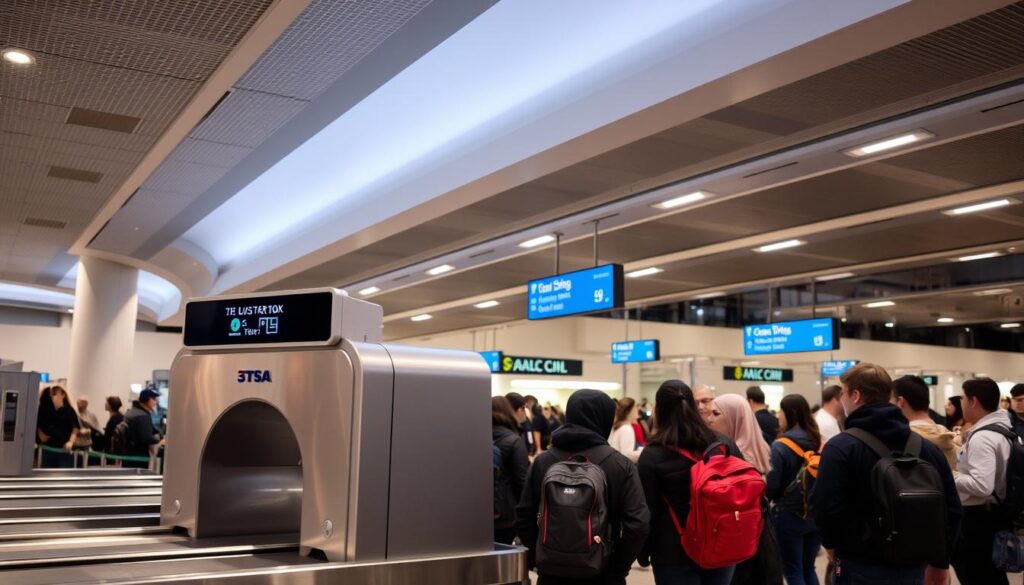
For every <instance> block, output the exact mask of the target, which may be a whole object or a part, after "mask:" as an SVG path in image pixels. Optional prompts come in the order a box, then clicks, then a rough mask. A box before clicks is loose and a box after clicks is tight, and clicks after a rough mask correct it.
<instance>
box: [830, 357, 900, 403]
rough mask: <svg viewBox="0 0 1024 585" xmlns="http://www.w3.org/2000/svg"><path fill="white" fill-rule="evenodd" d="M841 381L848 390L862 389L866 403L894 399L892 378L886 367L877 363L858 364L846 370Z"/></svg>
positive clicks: (862, 395) (861, 392)
mask: <svg viewBox="0 0 1024 585" xmlns="http://www.w3.org/2000/svg"><path fill="white" fill-rule="evenodd" d="M839 381H840V382H842V383H843V386H845V387H846V390H847V392H853V391H854V390H858V391H860V395H861V398H862V399H863V400H864V403H865V404H877V403H879V402H889V401H890V400H891V399H892V378H891V377H889V372H886V371H885V368H883V367H882V366H879V365H876V364H868V363H863V364H857V365H855V366H853V367H852V368H850V369H849V370H846V372H845V373H844V374H843V376H842V377H841V378H839Z"/></svg>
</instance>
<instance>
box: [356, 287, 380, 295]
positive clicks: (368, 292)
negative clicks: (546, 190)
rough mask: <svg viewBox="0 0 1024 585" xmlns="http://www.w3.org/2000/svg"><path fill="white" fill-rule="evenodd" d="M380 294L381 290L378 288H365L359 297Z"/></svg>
mask: <svg viewBox="0 0 1024 585" xmlns="http://www.w3.org/2000/svg"><path fill="white" fill-rule="evenodd" d="M379 292H380V288H378V287H376V286H368V287H366V288H364V289H363V290H361V291H359V296H361V297H365V296H366V295H372V294H374V293H379Z"/></svg>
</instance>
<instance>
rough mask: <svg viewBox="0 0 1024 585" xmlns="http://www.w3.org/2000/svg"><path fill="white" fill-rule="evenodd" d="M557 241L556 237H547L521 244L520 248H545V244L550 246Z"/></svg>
mask: <svg viewBox="0 0 1024 585" xmlns="http://www.w3.org/2000/svg"><path fill="white" fill-rule="evenodd" d="M554 241H555V236H551V235H546V236H540V237H537V238H533V239H532V240H526V241H525V242H523V243H521V244H519V247H520V248H536V247H537V246H543V245H544V244H550V243H551V242H554Z"/></svg>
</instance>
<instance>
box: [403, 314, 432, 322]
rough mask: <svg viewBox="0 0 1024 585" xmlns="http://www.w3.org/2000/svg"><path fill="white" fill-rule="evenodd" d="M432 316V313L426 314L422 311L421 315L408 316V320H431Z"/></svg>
mask: <svg viewBox="0 0 1024 585" xmlns="http://www.w3.org/2000/svg"><path fill="white" fill-rule="evenodd" d="M433 318H434V316H433V315H428V314H427V313H423V314H422V315H416V316H415V317H410V318H409V320H410V321H416V322H417V323H418V322H420V321H429V320H431V319H433Z"/></svg>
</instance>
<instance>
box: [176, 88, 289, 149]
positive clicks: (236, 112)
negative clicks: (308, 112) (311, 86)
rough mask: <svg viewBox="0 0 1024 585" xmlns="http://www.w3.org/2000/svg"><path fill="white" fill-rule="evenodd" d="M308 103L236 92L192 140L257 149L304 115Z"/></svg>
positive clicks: (208, 119)
mask: <svg viewBox="0 0 1024 585" xmlns="http://www.w3.org/2000/svg"><path fill="white" fill-rule="evenodd" d="M305 103H306V102H303V101H300V100H296V99H293V98H288V97H281V96H278V95H272V94H266V93H258V92H253V91H246V90H244V89H236V90H234V91H232V92H231V94H230V95H228V97H227V98H225V99H224V101H223V102H221V104H220V105H219V106H217V109H216V110H214V113H213V114H212V115H211V116H210V117H208V118H207V119H206V120H205V121H203V122H202V123H200V124H199V125H198V126H196V128H195V129H194V130H193V131H192V132H191V133H190V134H189V136H191V137H192V138H197V139H199V140H208V141H211V142H222V143H225V144H231V145H234V146H244V147H249V148H254V147H256V146H259V145H260V144H261V143H262V142H263V141H264V140H266V139H267V138H270V135H271V134H273V133H274V132H276V131H277V130H278V129H279V128H280V127H281V126H283V125H284V124H285V123H286V122H287V121H288V120H290V119H291V118H292V117H293V116H295V115H296V114H298V113H299V112H300V111H302V109H303V108H304V107H305Z"/></svg>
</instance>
